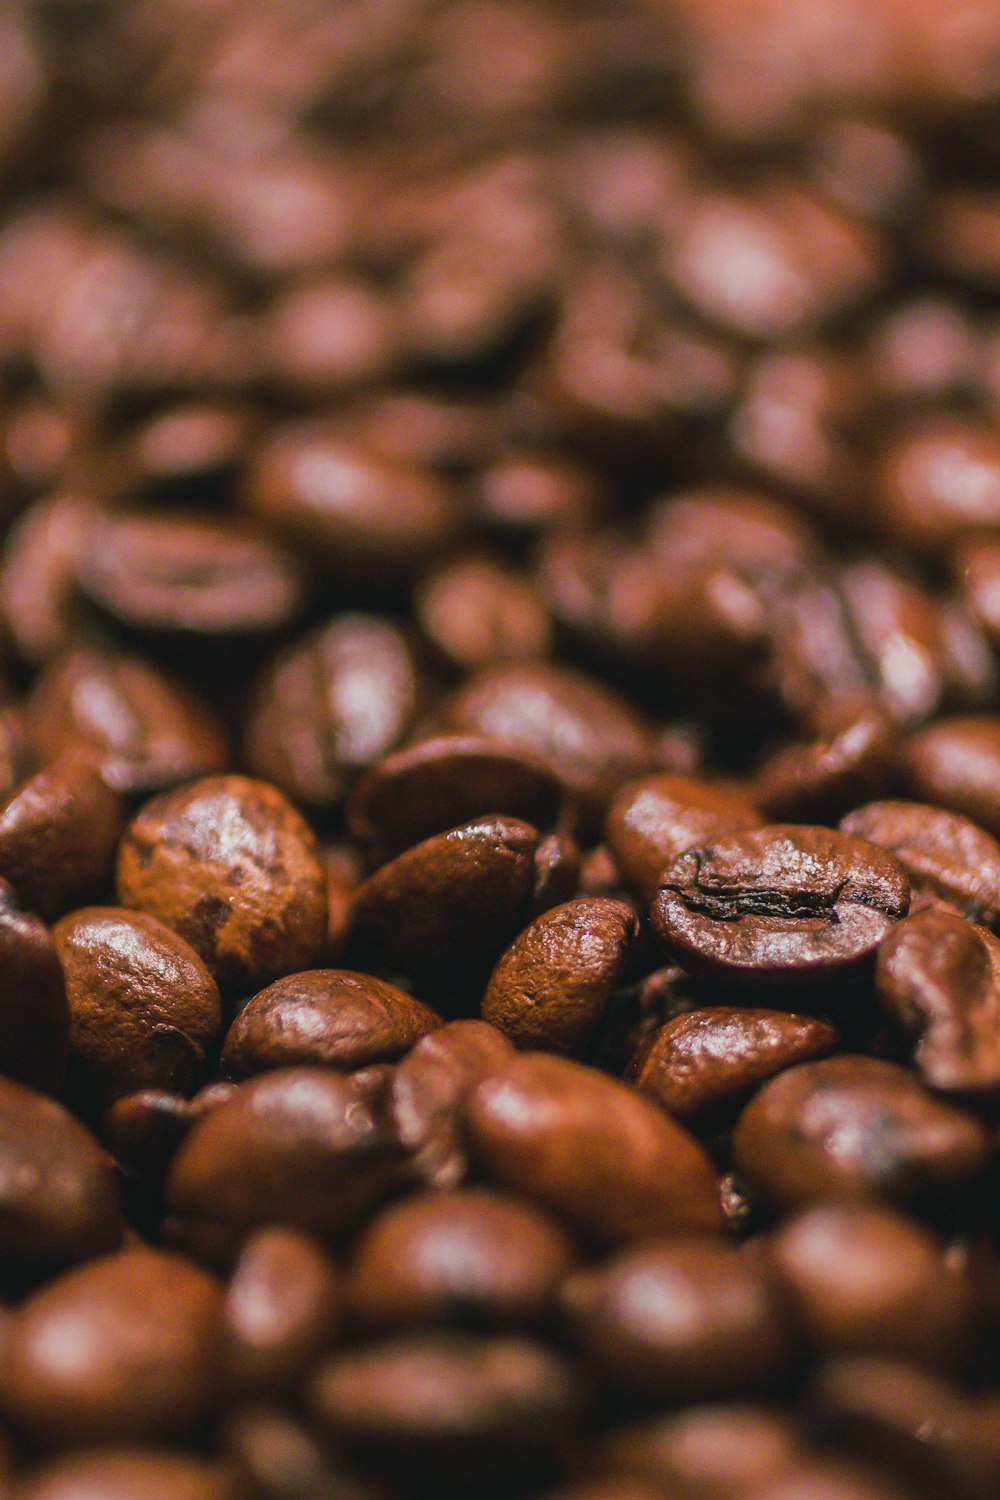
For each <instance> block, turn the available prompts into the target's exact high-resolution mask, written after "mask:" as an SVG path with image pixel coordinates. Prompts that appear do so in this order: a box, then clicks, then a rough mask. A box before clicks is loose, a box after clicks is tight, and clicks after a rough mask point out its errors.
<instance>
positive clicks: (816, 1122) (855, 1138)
mask: <svg viewBox="0 0 1000 1500" xmlns="http://www.w3.org/2000/svg"><path fill="white" fill-rule="evenodd" d="M986 1151H987V1142H986V1137H985V1134H984V1131H983V1127H982V1125H981V1124H980V1123H979V1121H978V1120H976V1119H974V1118H973V1117H972V1116H971V1115H967V1114H965V1113H964V1112H963V1111H962V1110H959V1109H956V1108H955V1107H954V1106H953V1105H950V1104H945V1103H943V1102H942V1101H941V1100H939V1099H936V1098H935V1097H934V1095H933V1094H930V1093H929V1092H928V1091H927V1090H926V1089H925V1088H924V1086H923V1084H922V1083H920V1081H919V1079H916V1078H914V1077H913V1075H912V1074H911V1073H907V1072H905V1071H904V1070H903V1069H902V1068H898V1067H896V1066H895V1064H893V1063H889V1062H883V1061H882V1060H881V1059H880V1058H875V1057H861V1056H856V1057H847V1056H844V1057H827V1058H824V1059H823V1060H822V1061H820V1062H812V1063H803V1064H802V1065H801V1066H799V1067H797V1068H790V1069H789V1070H788V1072H786V1073H782V1074H780V1075H779V1076H778V1077H777V1078H773V1079H772V1080H771V1081H770V1083H766V1084H765V1085H764V1087H763V1088H762V1089H761V1091H760V1093H759V1094H758V1095H757V1096H756V1098H754V1099H752V1100H751V1101H750V1103H749V1104H748V1105H747V1107H746V1109H745V1110H744V1111H743V1113H742V1115H741V1116H740V1118H739V1120H738V1122H737V1125H736V1129H735V1131H734V1132H733V1161H734V1164H735V1166H736V1168H737V1170H738V1171H739V1172H740V1173H742V1175H743V1176H744V1177H745V1178H746V1180H747V1181H748V1182H749V1184H750V1186H751V1187H752V1188H753V1189H754V1190H755V1191H757V1192H759V1193H760V1194H762V1196H764V1197H765V1198H767V1199H770V1200H772V1201H773V1202H774V1203H776V1204H779V1205H782V1206H789V1205H794V1204H799V1203H809V1202H812V1201H814V1200H816V1199H822V1198H859V1197H861V1198H884V1199H887V1200H889V1201H890V1202H895V1201H899V1200H902V1201H906V1200H908V1199H912V1198H924V1197H926V1196H928V1195H937V1196H940V1195H941V1194H947V1193H948V1192H949V1191H953V1190H955V1189H957V1188H960V1187H962V1185H963V1184H965V1183H967V1182H968V1181H969V1180H970V1179H971V1178H973V1177H975V1176H976V1174H977V1173H978V1172H979V1171H980V1169H981V1168H982V1166H983V1163H984V1161H985V1158H986Z"/></svg>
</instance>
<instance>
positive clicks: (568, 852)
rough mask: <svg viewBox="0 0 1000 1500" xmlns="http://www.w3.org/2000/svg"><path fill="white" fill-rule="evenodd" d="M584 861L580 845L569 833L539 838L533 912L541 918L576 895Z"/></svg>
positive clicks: (535, 861) (532, 883)
mask: <svg viewBox="0 0 1000 1500" xmlns="http://www.w3.org/2000/svg"><path fill="white" fill-rule="evenodd" d="M582 863H583V860H582V856H581V854H580V846H579V845H578V844H577V842H576V840H575V839H571V838H570V836H569V834H567V833H549V834H546V836H545V838H543V839H539V841H538V848H537V849H536V850H535V860H534V871H533V874H532V880H531V915H532V917H540V916H542V915H543V914H544V913H545V912H547V911H551V910H552V908H553V907H554V906H561V905H562V904H563V902H565V901H570V900H572V898H573V897H574V896H575V895H576V893H577V890H578V888H579V885H580V869H581V866H582Z"/></svg>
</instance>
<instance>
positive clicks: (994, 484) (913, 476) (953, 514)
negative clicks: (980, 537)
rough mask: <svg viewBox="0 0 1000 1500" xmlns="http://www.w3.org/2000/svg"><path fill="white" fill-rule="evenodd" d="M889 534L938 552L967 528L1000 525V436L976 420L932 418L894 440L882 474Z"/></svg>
mask: <svg viewBox="0 0 1000 1500" xmlns="http://www.w3.org/2000/svg"><path fill="white" fill-rule="evenodd" d="M876 499H877V515H878V519H879V522H880V524H881V526H882V527H883V529H884V530H885V532H886V534H887V536H888V537H889V538H890V539H891V540H893V541H898V542H900V543H902V545H903V546H906V547H910V548H913V549H914V550H915V551H920V552H927V553H929V554H930V555H933V554H934V552H935V551H936V550H937V549H938V548H939V547H941V546H942V545H948V544H949V543H951V542H953V541H955V540H957V539H958V538H960V537H961V535H962V533H963V532H964V531H968V530H972V529H973V528H988V527H995V526H996V525H997V524H998V523H1000V441H998V439H997V435H996V432H995V430H994V428H993V427H992V425H990V424H989V423H986V422H982V421H979V420H978V419H976V418H967V417H954V416H938V415H935V416H932V417H930V418H929V419H928V420H927V421H926V422H924V423H923V424H921V425H920V426H919V427H917V428H916V429H915V430H914V431H913V432H910V433H907V434H905V435H904V436H902V437H900V438H899V439H898V440H897V441H896V442H894V443H892V444H890V445H889V447H888V448H887V450H886V452H885V453H884V454H883V456H882V461H881V463H880V465H879V472H878V474H877V475H876Z"/></svg>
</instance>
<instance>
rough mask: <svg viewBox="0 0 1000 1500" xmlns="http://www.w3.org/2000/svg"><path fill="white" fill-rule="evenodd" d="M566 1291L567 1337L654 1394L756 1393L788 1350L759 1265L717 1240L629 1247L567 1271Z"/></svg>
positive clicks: (631, 1384) (637, 1388) (616, 1374)
mask: <svg viewBox="0 0 1000 1500" xmlns="http://www.w3.org/2000/svg"><path fill="white" fill-rule="evenodd" d="M565 1297H566V1301H567V1305H568V1313H569V1319H570V1324H571V1327H572V1329H573V1332H574V1335H575V1337H576V1339H577V1341H578V1342H579V1344H580V1345H581V1346H582V1347H583V1349H584V1350H585V1351H586V1353H587V1354H588V1356H589V1357H590V1358H591V1359H592V1360H594V1362H595V1363H596V1364H597V1367H598V1369H600V1370H601V1371H603V1373H604V1374H605V1375H606V1376H608V1378H609V1379H610V1380H611V1381H612V1382H613V1384H614V1385H616V1386H619V1387H621V1388H622V1389H624V1390H626V1391H628V1392H630V1393H632V1394H634V1395H638V1396H644V1397H648V1398H653V1399H655V1400H658V1401H664V1400H666V1401H700V1400H705V1399H706V1398H715V1397H719V1396H731V1395H743V1394H752V1393H756V1392H758V1391H759V1390H760V1389H761V1388H762V1387H764V1388H765V1389H766V1388H767V1387H768V1386H769V1385H771V1384H773V1382H774V1381H775V1380H776V1378H777V1377H778V1376H779V1375H780V1374H781V1373H782V1371H783V1370H784V1369H785V1367H786V1366H787V1364H788V1361H789V1359H790V1356H791V1353H792V1345H791V1339H790V1337H789V1334H788V1331H787V1328H786V1326H785V1318H784V1310H783V1308H782V1306H781V1303H780V1300H779V1298H778V1295H777V1292H776V1290H775V1289H774V1288H773V1287H772V1285H771V1283H770V1282H769V1280H768V1277H767V1275H766V1274H765V1272H764V1270H763V1269H762V1267H761V1266H760V1265H759V1264H755V1263H754V1262H753V1260H751V1259H750V1258H749V1257H748V1256H746V1255H745V1254H744V1253H743V1252H742V1251H740V1250H737V1249H735V1248H733V1247H731V1246H729V1245H726V1244H724V1243H723V1242H722V1241H721V1240H710V1239H692V1238H689V1237H681V1238H677V1239H674V1240H672V1241H670V1242H669V1243H667V1242H664V1243H661V1244H656V1243H653V1244H647V1245H643V1246H640V1247H638V1248H636V1249H631V1250H627V1251H625V1252H624V1253H623V1254H621V1255H618V1256H616V1257H615V1258H614V1259H613V1260H611V1261H609V1262H607V1263H606V1264H605V1265H604V1266H602V1267H601V1268H600V1269H599V1270H597V1271H584V1272H581V1273H580V1275H579V1276H577V1277H575V1278H573V1279H572V1280H571V1281H570V1282H569V1283H568V1285H567V1287H566V1292H565Z"/></svg>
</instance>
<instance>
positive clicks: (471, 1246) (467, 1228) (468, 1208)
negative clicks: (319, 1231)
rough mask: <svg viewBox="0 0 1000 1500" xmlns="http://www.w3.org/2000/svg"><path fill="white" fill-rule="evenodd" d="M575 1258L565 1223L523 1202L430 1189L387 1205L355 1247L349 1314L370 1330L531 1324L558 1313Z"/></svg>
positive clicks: (475, 1191)
mask: <svg viewBox="0 0 1000 1500" xmlns="http://www.w3.org/2000/svg"><path fill="white" fill-rule="evenodd" d="M573 1259H574V1254H573V1247H572V1245H571V1243H570V1241H569V1240H568V1239H567V1237H566V1235H565V1234H564V1233H563V1232H562V1231H561V1230H560V1229H559V1228H558V1226H557V1225H556V1224H554V1223H553V1222H552V1221H551V1220H549V1219H548V1218H546V1216H545V1215H544V1214H542V1213H540V1212H539V1211H538V1210H537V1209H536V1208H532V1207H531V1206H530V1204H527V1203H523V1202H521V1201H520V1200H518V1199H517V1198H514V1197H509V1196H507V1195H506V1194H504V1193H496V1192H492V1191H490V1190H488V1189H486V1188H466V1189H465V1190H463V1191H459V1192H453V1193H425V1194H423V1195H421V1196H418V1197H415V1198H408V1199H406V1200H405V1201H404V1202H403V1203H400V1204H397V1205H393V1206H391V1207H389V1208H386V1209H383V1211H382V1213H381V1214H380V1215H379V1217H378V1218H377V1219H376V1220H375V1221H374V1223H373V1224H372V1225H371V1226H370V1227H369V1228H368V1230H367V1231H366V1232H365V1233H364V1234H363V1235H362V1236H361V1237H360V1239H359V1240H358V1242H357V1243H356V1245H355V1248H354V1253H353V1257H352V1260H351V1264H350V1266H349V1268H348V1275H347V1284H346V1287H345V1298H346V1304H347V1311H348V1315H349V1316H350V1318H351V1321H352V1323H354V1324H355V1325H356V1326H357V1327H359V1328H362V1329H364V1330H366V1331H371V1330H391V1329H395V1328H408V1327H421V1326H424V1325H430V1326H433V1325H434V1324H437V1323H452V1324H457V1325H458V1326H459V1327H463V1328H476V1327H478V1328H491V1327H492V1328H504V1327H514V1328H517V1327H528V1326H531V1325H533V1324H535V1323H537V1322H538V1321H539V1320H540V1319H541V1318H542V1317H543V1316H545V1315H546V1314H548V1313H550V1312H551V1311H552V1310H553V1309H554V1307H555V1298H556V1290H557V1288H558V1286H559V1283H560V1282H561V1280H562V1278H563V1276H564V1275H565V1274H566V1272H567V1271H568V1270H569V1268H570V1266H571V1265H572V1263H573Z"/></svg>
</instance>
